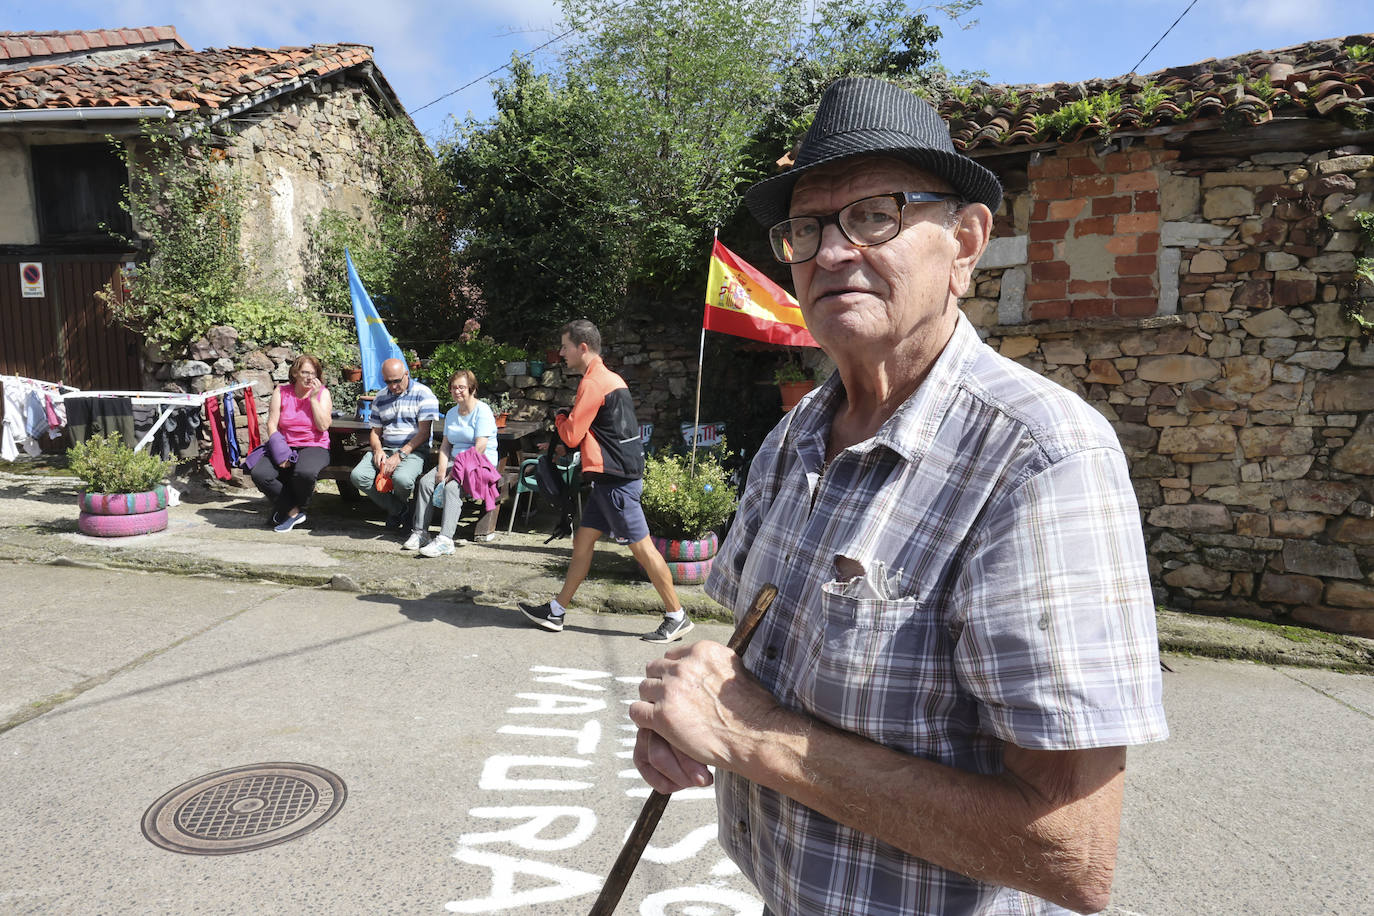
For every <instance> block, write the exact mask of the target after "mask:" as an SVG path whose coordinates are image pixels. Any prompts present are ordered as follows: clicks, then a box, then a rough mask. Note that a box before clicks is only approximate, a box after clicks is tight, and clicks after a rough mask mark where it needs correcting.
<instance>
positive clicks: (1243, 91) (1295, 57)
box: [939, 34, 1374, 150]
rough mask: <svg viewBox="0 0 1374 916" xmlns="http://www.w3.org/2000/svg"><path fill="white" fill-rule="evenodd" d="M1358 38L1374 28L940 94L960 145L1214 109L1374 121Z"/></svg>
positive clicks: (1165, 120)
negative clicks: (1175, 62) (1107, 73)
mask: <svg viewBox="0 0 1374 916" xmlns="http://www.w3.org/2000/svg"><path fill="white" fill-rule="evenodd" d="M1357 45H1363V46H1365V47H1374V34H1370V35H1351V36H1349V37H1347V38H1332V39H1327V40H1324V41H1314V42H1308V43H1307V44H1302V45H1294V46H1293V47H1289V48H1280V49H1277V50H1273V51H1252V52H1250V53H1248V54H1241V55H1237V56H1236V57H1230V58H1226V59H1223V60H1215V59H1213V60H1205V61H1199V62H1198V63H1195V64H1189V65H1187V66H1183V67H1170V68H1167V69H1164V70H1159V71H1156V72H1154V73H1149V74H1145V75H1137V74H1127V75H1126V76H1121V77H1117V78H1115V79H1100V80H1087V81H1084V82H1081V83H1050V84H1045V85H1039V86H990V85H987V84H984V83H977V84H974V85H972V86H966V87H959V88H957V89H955V90H954V91H953V92H952V93H951V94H949V95H947V96H945V97H943V98H942V99H940V100H939V109H940V114H941V115H943V116H944V117H945V119H946V120H947V121H948V122H949V123H950V134H951V136H952V137H953V138H954V142H955V145H956V146H958V147H960V148H961V149H965V150H972V149H991V148H999V147H1015V146H1025V145H1032V144H1037V143H1047V142H1055V141H1058V142H1071V141H1073V140H1076V139H1080V138H1082V137H1084V136H1091V135H1093V134H1095V133H1111V132H1131V131H1140V130H1149V129H1151V128H1156V127H1161V126H1165V125H1169V124H1183V123H1187V122H1190V121H1201V120H1209V119H1213V118H1225V119H1228V120H1231V119H1236V120H1243V121H1247V122H1249V123H1260V122H1263V121H1267V120H1270V119H1271V118H1273V117H1274V116H1275V115H1276V114H1278V115H1283V116H1288V117H1327V118H1329V117H1336V118H1340V119H1343V120H1349V121H1350V122H1351V123H1360V124H1374V56H1371V55H1370V54H1369V52H1365V54H1364V55H1363V59H1361V60H1355V59H1354V58H1353V57H1352V56H1351V54H1350V52H1349V50H1348V49H1349V48H1351V47H1353V46H1357ZM1109 94H1114V98H1113V99H1111V100H1110V103H1109V102H1108V95H1109Z"/></svg>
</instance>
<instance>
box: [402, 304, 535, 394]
mask: <svg viewBox="0 0 1374 916" xmlns="http://www.w3.org/2000/svg"><path fill="white" fill-rule="evenodd" d="M480 330H481V326H480V325H478V323H477V322H476V321H475V320H473V319H469V320H468V323H467V325H466V326H465V327H464V330H463V334H462V336H461V337H459V338H458V339H457V340H455V341H453V342H452V343H446V344H442V345H440V346H439V347H438V348H437V349H435V351H434V353H433V355H431V356H430V358H429V362H428V364H427V365H426V366H425V367H424V368H423V369H422V370H420V373H419V375H420V381H422V382H424V383H425V384H426V385H428V386H429V387H430V388H431V389H433V391H434V393H435V394H436V395H438V396H439V400H441V401H447V399H448V380H449V378H450V377H451V376H452V375H453V373H454V372H456V371H458V370H459V369H470V370H472V374H473V375H475V376H477V396H478V397H482V398H485V397H486V396H487V395H489V394H492V393H494V392H493V388H494V386H496V385H497V384H498V383H504V382H505V380H506V370H505V366H504V364H505V363H507V362H510V361H511V360H516V361H518V360H523V359H528V358H529V355H528V354H527V353H526V352H525V351H524V350H522V349H520V348H519V347H517V346H513V345H512V344H504V343H497V342H496V341H495V340H493V339H491V338H490V337H485V336H482V335H480V334H479V333H478V332H479V331H480Z"/></svg>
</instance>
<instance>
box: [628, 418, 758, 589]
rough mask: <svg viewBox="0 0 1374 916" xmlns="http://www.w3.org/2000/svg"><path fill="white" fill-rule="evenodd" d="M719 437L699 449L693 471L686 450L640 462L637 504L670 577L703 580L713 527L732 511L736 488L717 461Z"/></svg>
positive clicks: (720, 450)
mask: <svg viewBox="0 0 1374 916" xmlns="http://www.w3.org/2000/svg"><path fill="white" fill-rule="evenodd" d="M723 454H725V451H724V440H721V444H720V445H718V446H716V447H715V448H714V449H712V450H711V451H699V452H698V453H697V458H696V467H695V471H693V470H692V468H691V464H692V462H691V459H690V458H689V457H688V456H687V455H675V454H668V455H663V456H661V457H653V456H650V457H648V458H647V459H646V460H645V462H644V485H643V486H644V492H643V496H642V498H641V505H642V506H643V507H644V518H645V520H647V521H648V523H649V533H650V534H651V535H652V537H653V542H654V547H656V548H657V549H658V551H659V553H661V554H663V559H664V560H666V561H667V562H668V570H669V572H671V573H672V575H673V581H674V582H676V583H678V584H680V585H695V584H697V583H700V582H705V581H706V576H707V574H708V573H710V571H711V563H712V561H713V559H714V557H715V555H716V548H717V547H718V546H719V545H720V540H719V538H718V537H717V536H716V531H715V529H717V528H719V527H720V526H722V525H724V524H725V523H726V522H727V521H728V520H729V519H730V516H731V515H732V514H734V511H735V502H736V492H735V488H734V487H733V486H732V485H731V484H730V478H729V474H728V473H727V472H726V470H725V468H724V467H723V466H722V465H721V463H720V457H719V456H720V455H723Z"/></svg>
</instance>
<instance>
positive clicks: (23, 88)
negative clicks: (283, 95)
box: [0, 30, 372, 112]
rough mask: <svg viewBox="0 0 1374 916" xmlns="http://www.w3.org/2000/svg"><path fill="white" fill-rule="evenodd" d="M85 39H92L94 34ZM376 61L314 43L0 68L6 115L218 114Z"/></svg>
mask: <svg viewBox="0 0 1374 916" xmlns="http://www.w3.org/2000/svg"><path fill="white" fill-rule="evenodd" d="M123 31H126V32H127V31H132V30H123ZM82 34H83V35H85V36H86V37H87V40H90V36H91V34H92V33H82ZM371 60H372V49H371V48H369V47H367V46H366V45H313V46H311V47H304V48H277V49H268V48H224V49H213V48H210V49H206V50H204V51H192V50H189V49H186V50H182V49H174V50H152V51H148V52H146V53H145V54H143V56H141V57H138V58H137V59H135V60H131V61H125V62H122V63H119V64H102V63H97V62H94V61H90V60H84V59H83V60H74V61H64V62H61V63H56V64H48V65H45V66H31V67H27V68H25V69H21V70H0V110H3V109H7V108H21V107H22V108H38V107H42V108H68V107H87V106H95V105H100V106H102V107H103V106H107V105H125V106H129V107H140V106H145V105H168V106H169V107H171V108H172V109H174V110H175V111H179V112H180V111H189V110H193V109H196V108H202V107H203V108H206V109H208V110H215V109H220V108H228V107H232V106H233V105H234V104H236V103H237V102H238V101H240V100H246V99H248V98H250V97H251V96H253V95H255V94H257V93H259V92H261V91H263V90H264V89H265V88H268V87H274V86H280V85H282V84H284V83H290V82H291V81H293V80H300V79H303V78H312V79H313V78H318V77H320V76H328V75H330V74H333V73H338V72H340V71H343V70H345V69H348V68H349V67H353V66H356V65H358V64H362V63H366V62H369V61H371ZM111 100H114V101H111Z"/></svg>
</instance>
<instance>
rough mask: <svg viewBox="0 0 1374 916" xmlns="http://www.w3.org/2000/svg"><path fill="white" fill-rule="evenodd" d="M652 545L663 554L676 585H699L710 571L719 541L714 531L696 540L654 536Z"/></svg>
mask: <svg viewBox="0 0 1374 916" xmlns="http://www.w3.org/2000/svg"><path fill="white" fill-rule="evenodd" d="M653 542H654V547H655V548H656V549H657V550H658V552H659V553H661V554H663V559H664V560H665V561H666V562H667V564H668V572H670V573H671V574H672V576H673V582H674V583H675V584H677V585H700V584H701V583H703V582H705V581H706V577H707V576H708V575H710V573H711V563H712V562H713V561H714V560H715V556H716V549H717V548H718V547H719V546H720V541H719V540H718V539H717V538H716V533H715V532H714V531H712V532H710V533H709V534H707V536H706V537H704V538H702V539H701V540H697V541H677V540H669V539H668V538H661V537H654V538H653Z"/></svg>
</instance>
